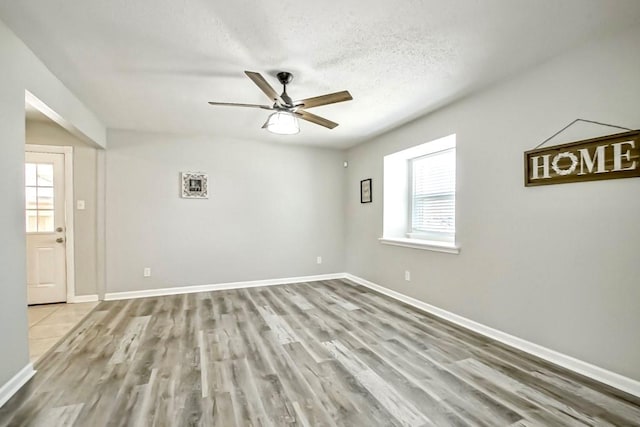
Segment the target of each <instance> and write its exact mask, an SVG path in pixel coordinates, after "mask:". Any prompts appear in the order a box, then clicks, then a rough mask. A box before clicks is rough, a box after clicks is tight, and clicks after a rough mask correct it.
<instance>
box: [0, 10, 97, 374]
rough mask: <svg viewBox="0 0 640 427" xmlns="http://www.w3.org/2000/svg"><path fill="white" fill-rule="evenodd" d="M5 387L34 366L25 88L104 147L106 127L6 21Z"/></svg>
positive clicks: (1, 46)
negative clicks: (29, 324)
mask: <svg viewBox="0 0 640 427" xmlns="http://www.w3.org/2000/svg"><path fill="white" fill-rule="evenodd" d="M0 64H2V66H1V67H0V146H1V150H2V155H0V200H2V203H0V228H1V229H2V231H3V234H2V243H1V244H0V260H1V262H2V264H1V265H0V271H1V273H0V343H2V348H1V351H0V387H1V386H2V385H4V384H5V383H6V382H7V381H9V380H10V379H11V378H12V377H13V376H14V375H16V374H17V373H18V372H19V371H20V370H21V369H22V368H24V367H25V366H26V365H27V364H28V363H29V351H28V348H27V288H26V277H25V276H26V262H25V236H24V229H25V225H24V144H25V108H24V106H25V90H29V91H30V92H31V93H33V94H34V95H35V96H36V97H38V98H39V99H40V100H41V101H43V102H44V103H46V104H47V105H48V106H49V107H51V108H52V109H53V110H54V111H55V112H57V113H58V114H59V115H60V116H62V117H64V118H65V119H66V123H67V124H68V125H69V126H70V127H71V128H73V129H75V130H77V131H78V133H81V134H83V135H85V136H87V137H88V138H89V139H92V140H94V141H96V142H98V143H99V144H103V143H104V141H105V140H106V138H105V129H104V126H103V125H102V124H101V123H100V122H99V121H98V120H97V119H96V118H95V116H94V115H93V113H91V112H90V111H89V110H88V109H86V107H85V106H84V105H82V103H80V101H78V99H77V98H75V96H74V95H73V94H72V93H71V92H69V90H68V89H67V88H66V87H65V86H64V85H62V83H60V81H59V80H58V79H56V78H55V76H53V74H51V73H50V72H49V70H48V69H47V68H46V67H45V66H44V65H43V64H42V63H41V62H40V61H39V60H38V58H36V57H35V55H33V53H32V52H31V51H30V50H29V49H28V48H27V47H26V46H25V45H24V44H23V43H22V42H21V41H20V40H19V39H18V38H17V37H16V36H15V35H14V34H13V33H12V32H11V31H10V30H9V29H8V28H7V27H6V26H5V25H4V23H3V22H1V21H0Z"/></svg>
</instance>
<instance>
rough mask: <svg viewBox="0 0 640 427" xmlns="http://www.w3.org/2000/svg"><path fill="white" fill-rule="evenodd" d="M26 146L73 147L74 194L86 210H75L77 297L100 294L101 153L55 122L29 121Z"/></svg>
mask: <svg viewBox="0 0 640 427" xmlns="http://www.w3.org/2000/svg"><path fill="white" fill-rule="evenodd" d="M26 142H27V144H36V145H57V146H71V147H73V195H74V206H75V201H77V200H84V202H85V209H84V210H77V209H75V211H74V214H73V222H74V229H73V233H74V251H75V256H74V258H75V263H74V265H75V291H76V292H75V294H76V295H97V294H98V288H97V283H98V269H97V264H98V263H97V252H98V249H97V248H98V233H97V229H98V220H97V218H98V215H97V214H98V212H97V200H98V185H97V179H98V177H97V171H98V167H97V163H98V150H100V149H99V148H96V147H94V146H91V145H89V144H87V143H86V142H84V141H81V140H79V139H78V138H76V137H75V136H73V135H71V134H70V133H69V132H67V131H66V130H65V129H63V128H61V127H60V126H58V125H57V124H55V123H53V122H43V121H37V120H27V126H26Z"/></svg>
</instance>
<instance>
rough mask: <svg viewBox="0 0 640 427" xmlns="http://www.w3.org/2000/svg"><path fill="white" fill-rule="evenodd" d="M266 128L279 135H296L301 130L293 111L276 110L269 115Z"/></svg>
mask: <svg viewBox="0 0 640 427" xmlns="http://www.w3.org/2000/svg"><path fill="white" fill-rule="evenodd" d="M266 128H267V130H268V131H269V132H271V133H275V134H277V135H295V134H297V133H299V132H300V125H299V124H298V119H297V118H296V117H295V116H294V115H293V114H291V113H287V112H285V111H276V112H275V113H273V114H271V115H270V116H269V119H268V120H267V125H266Z"/></svg>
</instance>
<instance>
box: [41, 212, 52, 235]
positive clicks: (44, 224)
mask: <svg viewBox="0 0 640 427" xmlns="http://www.w3.org/2000/svg"><path fill="white" fill-rule="evenodd" d="M53 228H54V227H53V211H40V210H39V211H38V231H39V232H41V233H42V232H52V231H53Z"/></svg>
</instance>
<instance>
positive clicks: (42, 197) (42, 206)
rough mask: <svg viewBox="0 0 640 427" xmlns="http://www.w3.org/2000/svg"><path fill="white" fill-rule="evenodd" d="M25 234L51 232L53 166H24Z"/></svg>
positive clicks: (42, 164) (30, 164)
mask: <svg viewBox="0 0 640 427" xmlns="http://www.w3.org/2000/svg"><path fill="white" fill-rule="evenodd" d="M25 184H26V185H25V200H26V206H25V207H26V215H27V219H26V223H27V233H36V232H52V231H53V224H54V217H53V215H54V214H53V213H54V209H53V164H50V163H27V164H25Z"/></svg>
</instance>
